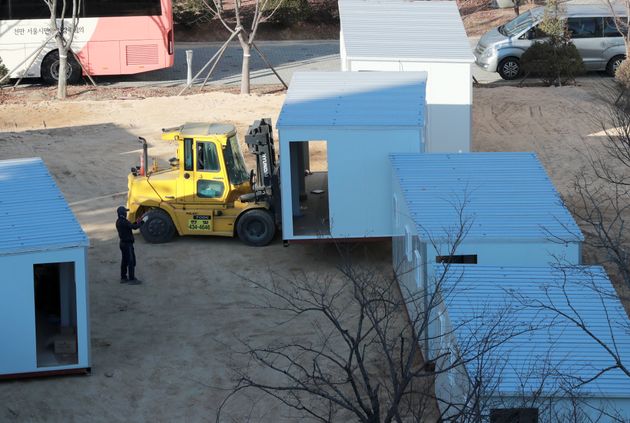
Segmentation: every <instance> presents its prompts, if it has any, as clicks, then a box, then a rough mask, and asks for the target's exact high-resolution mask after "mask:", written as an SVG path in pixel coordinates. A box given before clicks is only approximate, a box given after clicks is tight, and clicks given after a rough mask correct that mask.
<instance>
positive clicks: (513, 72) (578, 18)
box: [474, 3, 626, 79]
mask: <svg viewBox="0 0 630 423" xmlns="http://www.w3.org/2000/svg"><path fill="white" fill-rule="evenodd" d="M543 11H544V9H543V8H542V7H537V8H534V9H531V10H530V11H527V12H525V13H522V14H521V15H520V16H517V17H516V18H515V19H513V20H511V21H510V22H508V23H506V24H505V25H501V26H500V27H498V28H495V29H493V30H491V31H489V32H487V33H486V34H485V35H484V36H483V37H481V39H480V40H479V43H477V47H476V48H475V51H474V54H475V59H476V60H475V61H476V63H477V65H478V66H480V67H481V68H483V69H485V70H487V71H490V72H499V75H501V78H503V79H515V78H517V77H519V76H520V74H521V65H520V59H521V56H522V55H523V53H524V52H525V50H527V49H528V48H529V47H530V46H531V45H532V44H533V43H535V42H536V41H543V40H544V39H545V35H544V33H542V31H540V29H538V24H539V23H540V21H541V20H542V16H543ZM615 13H616V16H618V17H620V16H625V12H624V11H623V10H619V13H617V11H616V12H615ZM563 14H564V15H565V17H566V19H567V28H568V30H569V33H570V34H571V38H572V41H573V44H575V46H576V47H577V49H578V51H579V52H580V55H581V56H582V60H583V61H584V66H585V67H586V69H587V70H591V71H601V70H605V71H606V72H608V74H609V75H611V76H613V75H614V74H615V72H616V70H617V67H618V66H619V64H620V63H621V62H622V61H623V59H625V57H626V56H625V53H626V50H625V46H624V43H623V36H622V34H621V33H619V31H618V30H617V26H616V25H615V20H614V18H613V14H612V12H611V10H610V9H609V7H608V6H606V5H603V4H571V3H568V4H566V5H565V6H564V11H563Z"/></svg>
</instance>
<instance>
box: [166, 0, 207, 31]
mask: <svg viewBox="0 0 630 423" xmlns="http://www.w3.org/2000/svg"><path fill="white" fill-rule="evenodd" d="M208 3H209V4H212V2H211V1H209V2H208ZM211 18H212V13H211V11H210V10H208V7H207V6H206V5H205V4H204V2H203V1H202V0H174V1H173V20H174V21H175V23H178V24H180V25H183V26H192V25H194V24H196V23H199V22H205V21H208V20H210V19H211Z"/></svg>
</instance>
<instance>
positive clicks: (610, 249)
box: [567, 97, 630, 287]
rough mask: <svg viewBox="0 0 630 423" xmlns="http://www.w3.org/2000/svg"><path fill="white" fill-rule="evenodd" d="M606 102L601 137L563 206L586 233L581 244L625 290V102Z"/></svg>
mask: <svg viewBox="0 0 630 423" xmlns="http://www.w3.org/2000/svg"><path fill="white" fill-rule="evenodd" d="M628 100H629V99H628V98H626V97H624V98H622V101H621V102H616V103H615V102H611V104H610V105H609V107H608V109H607V110H608V113H607V116H606V117H605V118H604V119H602V122H601V124H602V128H603V130H604V133H605V134H606V136H605V137H604V139H603V140H601V142H600V143H599V144H595V145H590V146H587V147H586V148H585V149H584V151H583V156H584V157H585V159H586V165H585V166H583V167H581V168H580V169H579V170H578V172H577V173H576V176H575V179H574V184H573V187H574V190H573V192H572V193H571V194H570V195H569V196H568V198H567V200H568V203H569V204H571V206H572V207H571V208H572V211H573V213H574V215H575V216H576V217H577V219H578V221H579V223H581V227H582V228H583V230H584V231H585V232H586V240H585V245H586V246H588V247H591V249H592V250H593V251H594V252H595V253H596V254H597V255H598V257H597V261H598V262H600V263H602V264H604V265H605V266H606V267H607V269H608V270H609V271H610V272H611V274H612V275H613V279H615V278H618V279H619V280H620V281H622V282H623V285H624V286H625V287H630V231H628V219H629V218H630V109H629V107H630V102H629V101H628Z"/></svg>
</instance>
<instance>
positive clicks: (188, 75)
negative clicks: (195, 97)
mask: <svg viewBox="0 0 630 423" xmlns="http://www.w3.org/2000/svg"><path fill="white" fill-rule="evenodd" d="M192 59H193V51H192V50H186V65H187V66H188V72H187V73H186V85H190V84H192Z"/></svg>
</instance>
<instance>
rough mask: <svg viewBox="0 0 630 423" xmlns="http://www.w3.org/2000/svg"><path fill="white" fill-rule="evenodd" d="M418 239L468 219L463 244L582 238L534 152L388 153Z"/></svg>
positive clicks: (441, 234)
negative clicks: (418, 236)
mask: <svg viewBox="0 0 630 423" xmlns="http://www.w3.org/2000/svg"><path fill="white" fill-rule="evenodd" d="M390 160H391V163H392V168H393V172H394V177H395V178H396V179H397V180H398V183H399V184H400V187H401V189H402V192H403V196H404V197H405V198H404V200H405V202H406V204H407V206H408V209H409V213H410V214H411V218H412V219H413V221H414V222H415V223H416V225H417V229H418V234H419V235H420V236H421V237H425V238H428V237H430V238H432V239H442V238H444V237H446V236H448V235H451V236H453V235H454V234H453V230H454V229H458V228H459V227H460V223H459V222H460V216H459V214H458V213H459V211H460V210H461V209H463V214H464V216H465V217H466V218H467V219H469V224H470V230H469V232H468V233H467V235H466V238H465V240H485V239H492V240H496V239H506V240H511V239H514V240H519V239H520V240H523V239H525V240H541V239H553V238H555V239H559V240H562V241H578V240H583V239H584V237H583V235H582V233H581V231H580V229H579V228H578V226H577V224H576V223H575V220H574V219H573V217H572V216H571V213H570V212H569V211H568V210H567V208H566V207H564V205H563V204H562V202H561V199H560V197H559V195H558V193H557V191H556V189H555V187H554V186H553V183H552V182H551V180H550V179H549V177H548V176H547V173H546V172H545V170H544V168H543V166H542V164H541V163H540V161H539V160H538V159H537V157H536V155H535V154H534V153H461V154H392V155H390Z"/></svg>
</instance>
